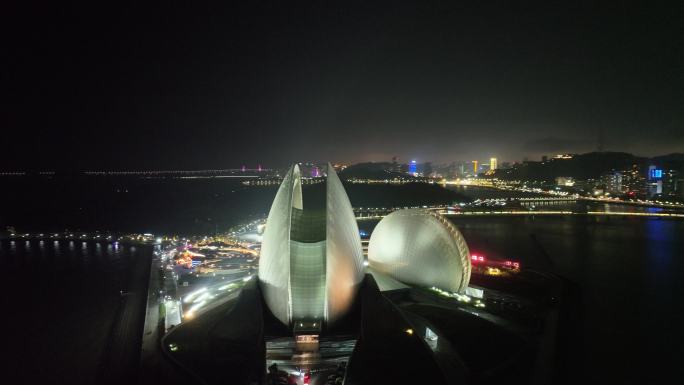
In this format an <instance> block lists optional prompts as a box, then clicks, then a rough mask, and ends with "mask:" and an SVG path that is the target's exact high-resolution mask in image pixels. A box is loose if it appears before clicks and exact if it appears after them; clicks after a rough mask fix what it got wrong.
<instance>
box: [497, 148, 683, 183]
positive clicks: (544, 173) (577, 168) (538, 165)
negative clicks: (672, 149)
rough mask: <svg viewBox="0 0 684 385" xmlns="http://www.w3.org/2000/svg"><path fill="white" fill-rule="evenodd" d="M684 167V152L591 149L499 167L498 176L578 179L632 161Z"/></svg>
mask: <svg viewBox="0 0 684 385" xmlns="http://www.w3.org/2000/svg"><path fill="white" fill-rule="evenodd" d="M651 164H654V165H657V166H659V167H672V168H675V169H682V166H683V165H684V154H670V155H664V156H658V157H654V158H644V157H639V156H635V155H633V154H629V153H626V152H590V153H586V154H578V155H575V156H573V157H572V158H571V159H556V158H553V159H549V160H548V161H546V162H523V163H522V164H519V165H515V166H514V167H513V168H511V169H505V170H497V171H496V173H495V177H497V178H500V179H507V180H540V181H552V180H554V178H556V177H559V176H567V177H573V178H576V179H579V180H586V179H592V178H598V177H600V176H601V175H602V174H605V173H607V172H610V171H622V170H628V169H630V168H632V166H633V165H636V166H637V167H639V168H641V169H644V168H646V167H648V165H651Z"/></svg>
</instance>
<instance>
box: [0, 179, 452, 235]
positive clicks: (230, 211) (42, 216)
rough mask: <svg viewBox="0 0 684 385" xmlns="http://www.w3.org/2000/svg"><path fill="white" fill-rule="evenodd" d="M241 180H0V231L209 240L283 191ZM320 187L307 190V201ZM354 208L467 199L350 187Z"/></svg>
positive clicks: (430, 190) (423, 189) (418, 189)
mask: <svg viewBox="0 0 684 385" xmlns="http://www.w3.org/2000/svg"><path fill="white" fill-rule="evenodd" d="M242 182H244V180H236V179H230V178H225V179H213V178H207V179H142V178H128V177H121V178H118V177H84V176H82V177H74V178H68V177H59V178H54V179H49V178H32V177H26V178H9V179H3V180H2V181H0V184H2V188H1V189H0V202H6V204H5V205H4V206H3V209H2V210H0V233H1V232H2V231H3V230H4V229H5V227H6V226H14V227H15V229H16V231H17V232H19V233H26V232H30V233H35V232H38V233H41V232H42V233H50V232H61V231H64V230H65V229H69V230H70V231H81V230H82V231H114V232H138V233H153V234H183V235H191V234H198V235H200V234H201V235H206V234H214V233H215V232H225V231H227V230H228V228H230V226H234V225H238V224H240V223H244V222H248V221H250V220H252V219H255V218H259V217H264V216H266V215H267V214H268V210H269V209H270V207H271V203H272V202H273V198H274V197H275V194H276V191H277V189H278V186H246V185H244V184H243V183H242ZM324 187H325V186H324V185H323V184H317V185H312V186H309V185H305V186H304V195H305V196H306V195H307V193H309V192H313V195H316V190H322V189H323V188H324ZM345 188H346V191H347V194H348V195H349V198H350V200H351V202H352V204H353V205H354V206H358V207H369V206H370V207H382V206H412V205H431V204H451V203H453V202H454V201H460V200H461V199H462V198H463V196H461V195H460V194H459V193H457V192H455V191H450V190H446V189H443V188H441V187H440V186H438V185H429V184H423V183H420V184H419V183H416V184H407V185H401V186H397V185H384V184H378V185H366V184H345Z"/></svg>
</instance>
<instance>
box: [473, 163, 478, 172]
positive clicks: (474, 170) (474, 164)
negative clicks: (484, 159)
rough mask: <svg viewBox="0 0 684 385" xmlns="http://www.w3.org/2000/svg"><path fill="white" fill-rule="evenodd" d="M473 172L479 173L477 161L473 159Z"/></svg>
mask: <svg viewBox="0 0 684 385" xmlns="http://www.w3.org/2000/svg"><path fill="white" fill-rule="evenodd" d="M473 174H475V175H477V161H476V160H474V161H473Z"/></svg>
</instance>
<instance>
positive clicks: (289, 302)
mask: <svg viewBox="0 0 684 385" xmlns="http://www.w3.org/2000/svg"><path fill="white" fill-rule="evenodd" d="M327 175H328V178H327V186H326V209H325V212H324V213H323V215H325V220H324V221H320V222H319V221H318V220H316V218H319V213H320V212H315V211H314V212H311V211H307V210H306V207H305V206H304V205H303V199H302V196H303V195H302V187H301V175H300V171H299V167H298V166H297V165H294V166H293V167H292V168H290V170H289V172H288V173H287V175H286V176H285V178H284V179H283V183H282V184H281V185H280V188H279V189H278V193H277V194H276V197H275V199H274V201H273V205H272V206H271V211H270V212H269V214H268V220H267V222H266V228H265V230H264V238H263V243H262V245H261V256H260V260H259V280H260V282H261V287H262V290H263V295H264V299H265V302H266V305H267V306H268V307H269V309H270V310H271V312H272V313H273V314H274V315H275V316H276V317H277V318H278V319H279V320H280V321H281V322H283V323H285V324H290V323H292V322H293V321H298V320H316V319H319V318H323V319H324V320H325V321H327V322H334V321H335V320H337V319H338V318H340V317H341V316H342V315H344V314H345V313H346V312H347V311H348V310H349V307H350V306H351V304H352V302H353V300H354V297H355V295H356V291H357V289H358V285H359V283H360V282H361V280H362V279H363V274H364V272H363V249H362V247H361V239H360V237H359V229H358V226H357V224H356V219H355V217H354V212H353V210H352V206H351V203H350V202H349V198H348V197H347V193H346V192H345V190H344V187H343V186H342V182H341V181H340V179H339V178H338V177H337V174H335V170H334V169H333V168H332V166H330V165H329V164H328V172H327ZM293 213H294V214H293ZM318 226H320V228H319V227H318ZM314 227H315V228H314ZM303 232H305V233H306V234H307V237H303V238H302V234H303ZM293 234H295V237H294V239H293ZM312 234H313V235H312ZM317 234H321V239H318V238H316V239H310V238H309V237H308V236H309V235H312V236H313V237H314V238H315V237H316V236H317ZM298 237H299V238H298Z"/></svg>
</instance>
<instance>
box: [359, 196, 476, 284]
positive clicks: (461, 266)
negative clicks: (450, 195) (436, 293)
mask: <svg viewBox="0 0 684 385" xmlns="http://www.w3.org/2000/svg"><path fill="white" fill-rule="evenodd" d="M368 263H369V267H370V268H371V269H372V270H374V271H377V272H380V273H383V274H386V275H388V276H390V277H392V278H394V279H396V280H398V281H400V282H403V283H406V284H409V285H419V286H429V287H431V286H435V287H438V288H440V289H442V290H448V291H451V292H463V291H465V289H466V287H468V282H469V281H470V272H471V261H470V252H469V251H468V245H467V244H466V242H465V239H464V238H463V235H461V233H460V232H459V231H458V229H457V228H456V227H455V226H454V225H453V224H452V223H451V222H449V221H448V220H447V219H446V218H444V217H443V216H441V215H440V214H438V213H436V212H433V211H428V210H421V209H406V210H398V211H395V212H393V213H391V214H389V215H388V216H386V217H385V218H383V219H382V220H381V221H380V222H379V223H378V224H377V226H376V227H375V230H373V233H372V234H371V238H370V242H369V244H368Z"/></svg>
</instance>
